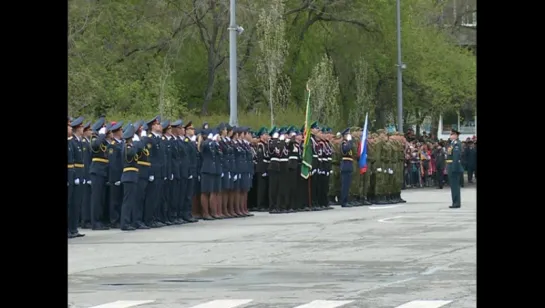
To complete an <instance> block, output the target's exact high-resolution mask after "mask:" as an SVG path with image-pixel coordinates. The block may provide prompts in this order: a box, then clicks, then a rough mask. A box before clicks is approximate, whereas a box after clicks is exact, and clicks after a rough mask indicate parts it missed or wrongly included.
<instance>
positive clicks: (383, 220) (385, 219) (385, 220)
mask: <svg viewBox="0 0 545 308" xmlns="http://www.w3.org/2000/svg"><path fill="white" fill-rule="evenodd" d="M403 217H408V216H394V217H388V218H382V219H379V220H378V222H388V223H389V222H391V220H394V219H399V218H403Z"/></svg>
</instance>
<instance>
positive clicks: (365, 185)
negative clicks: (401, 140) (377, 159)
mask: <svg viewBox="0 0 545 308" xmlns="http://www.w3.org/2000/svg"><path fill="white" fill-rule="evenodd" d="M358 129H359V128H358ZM369 143H370V142H369V138H367V139H365V140H364V139H363V130H362V134H361V140H360V144H359V145H358V158H359V147H361V146H364V145H365V146H366V148H367V161H366V163H367V169H366V170H365V172H364V173H363V174H362V173H361V171H360V168H359V159H358V164H357V166H358V168H357V170H358V171H356V172H357V173H358V174H359V183H360V185H359V192H358V197H359V203H361V204H362V205H371V204H372V203H371V202H369V200H368V198H367V194H368V192H369V186H370V184H371V168H370V162H369Z"/></svg>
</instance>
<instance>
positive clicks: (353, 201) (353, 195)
mask: <svg viewBox="0 0 545 308" xmlns="http://www.w3.org/2000/svg"><path fill="white" fill-rule="evenodd" d="M351 131H353V130H352V129H351ZM354 135H355V136H354ZM352 138H353V139H352V154H353V155H354V156H353V157H352V158H353V159H354V162H353V164H354V172H352V183H350V190H349V192H348V195H349V199H348V204H349V205H352V206H361V205H362V204H361V203H360V202H359V199H360V196H359V193H360V190H359V186H360V183H359V175H360V172H359V170H360V169H359V167H358V154H359V153H358V146H359V144H360V138H359V137H358V136H357V134H353V137H352Z"/></svg>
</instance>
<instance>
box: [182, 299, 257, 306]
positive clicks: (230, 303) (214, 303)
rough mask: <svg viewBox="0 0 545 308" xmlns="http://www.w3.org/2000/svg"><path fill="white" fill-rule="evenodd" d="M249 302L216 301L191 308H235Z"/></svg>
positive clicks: (245, 300)
mask: <svg viewBox="0 0 545 308" xmlns="http://www.w3.org/2000/svg"><path fill="white" fill-rule="evenodd" d="M251 301H252V300H251V299H218V300H214V301H210V302H207V303H204V304H199V305H197V306H193V307H191V308H235V307H238V306H242V305H246V304H248V303H249V302H251Z"/></svg>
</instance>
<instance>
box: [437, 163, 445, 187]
mask: <svg viewBox="0 0 545 308" xmlns="http://www.w3.org/2000/svg"><path fill="white" fill-rule="evenodd" d="M436 169H437V171H435V182H437V186H438V187H439V188H443V185H445V174H444V173H443V170H444V169H445V167H443V166H441V167H439V166H438V167H437V168H436Z"/></svg>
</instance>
